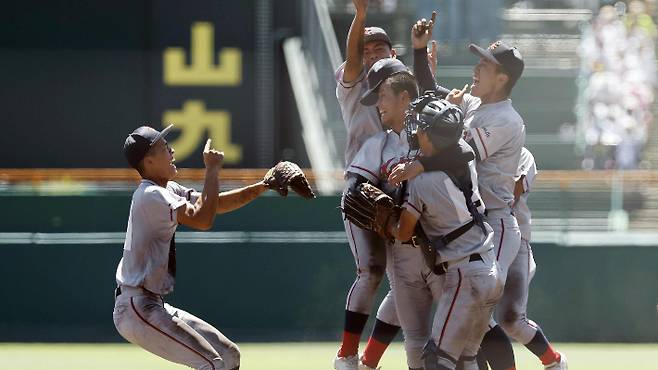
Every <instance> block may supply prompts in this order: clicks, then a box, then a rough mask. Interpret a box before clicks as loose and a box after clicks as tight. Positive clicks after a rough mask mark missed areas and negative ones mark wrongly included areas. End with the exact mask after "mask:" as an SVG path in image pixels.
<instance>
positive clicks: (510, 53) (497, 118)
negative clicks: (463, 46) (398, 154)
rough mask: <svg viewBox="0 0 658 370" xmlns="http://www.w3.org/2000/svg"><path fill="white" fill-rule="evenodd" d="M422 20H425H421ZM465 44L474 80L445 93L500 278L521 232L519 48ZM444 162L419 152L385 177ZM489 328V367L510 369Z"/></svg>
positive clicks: (422, 77) (419, 65)
mask: <svg viewBox="0 0 658 370" xmlns="http://www.w3.org/2000/svg"><path fill="white" fill-rule="evenodd" d="M421 26H425V25H422V24H421ZM425 29H427V32H425V33H424V37H425V40H424V42H425V43H424V45H423V47H422V49H420V48H418V47H417V46H416V45H414V71H415V73H416V77H417V79H418V84H419V86H421V88H422V89H423V90H432V89H436V88H437V84H436V82H435V81H434V79H432V78H431V76H432V75H431V73H430V70H429V67H428V66H427V58H426V57H423V58H421V57H420V54H421V50H422V51H423V52H425V47H426V45H427V42H428V41H429V39H430V38H431V30H432V27H431V26H429V25H428V26H427V27H426V28H425ZM469 49H470V51H471V52H472V53H474V54H476V55H477V56H479V57H480V61H479V63H478V64H477V65H476V66H475V67H474V68H473V83H472V86H471V91H470V94H466V89H467V88H468V85H466V86H464V88H463V89H462V90H457V89H453V90H452V91H451V93H450V94H449V95H448V97H447V99H448V100H449V101H450V102H452V103H454V104H457V105H459V106H460V107H461V109H462V110H463V112H464V114H465V119H464V126H465V131H464V138H465V139H466V140H467V141H468V142H469V144H470V145H471V147H472V148H473V149H474V151H475V153H476V156H477V161H476V168H477V173H478V179H479V180H478V181H479V188H480V192H481V194H482V199H483V200H484V203H485V205H486V207H487V213H486V215H485V219H486V221H487V223H489V224H490V225H491V227H492V228H493V230H494V240H493V241H494V246H495V253H496V260H497V261H498V264H499V267H500V268H501V270H502V271H501V272H502V273H501V277H502V278H503V280H505V279H506V277H507V271H508V270H509V267H510V265H511V264H512V262H513V261H514V259H515V258H516V254H517V252H518V250H519V247H520V243H521V232H520V230H519V226H518V223H517V221H516V218H515V217H514V214H513V211H512V206H513V202H514V177H515V174H516V169H517V167H518V163H519V158H520V156H521V148H522V147H523V144H524V142H525V125H524V123H523V119H522V118H521V116H520V115H519V114H518V113H517V112H516V110H515V109H514V108H513V107H512V101H511V99H510V95H511V92H512V88H513V87H514V85H515V84H516V82H517V81H518V79H519V78H520V77H521V74H522V73H523V67H524V63H523V58H522V56H521V54H520V52H519V51H518V50H517V49H516V48H513V47H510V46H508V45H507V44H505V43H503V42H501V41H497V42H495V43H493V44H492V45H491V46H489V48H487V49H483V48H481V47H479V46H477V45H474V44H471V45H470V46H469ZM444 167H445V163H443V162H442V159H441V158H440V157H421V158H419V159H418V160H416V161H414V162H411V163H408V164H405V165H399V166H397V167H396V168H395V169H394V170H393V171H392V172H391V175H390V176H389V181H390V182H392V183H399V182H401V181H402V180H405V179H409V178H412V177H414V176H416V175H417V174H419V173H420V172H422V171H423V170H424V169H425V168H426V169H427V170H429V171H431V170H434V169H442V168H444ZM490 326H491V328H490V330H489V331H488V332H487V334H486V335H485V337H484V340H483V342H482V350H483V351H484V354H485V355H486V357H487V360H488V361H489V363H490V364H491V366H492V367H493V368H494V370H512V369H515V366H516V365H515V361H514V353H513V351H512V345H511V342H510V340H509V338H508V337H507V335H506V334H505V332H504V330H503V329H502V328H501V327H500V326H499V325H498V324H496V323H495V322H494V321H493V320H492V322H491V324H490Z"/></svg>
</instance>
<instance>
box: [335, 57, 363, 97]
mask: <svg viewBox="0 0 658 370" xmlns="http://www.w3.org/2000/svg"><path fill="white" fill-rule="evenodd" d="M346 64H347V62H343V64H341V65H340V67H338V69H337V70H336V73H335V74H334V76H335V77H336V98H337V99H338V102H339V103H342V102H345V101H347V100H353V99H360V98H361V96H360V95H359V94H360V93H361V89H359V88H356V87H357V85H358V84H359V83H360V82H361V81H363V79H365V78H366V69H365V68H361V73H360V74H359V76H358V77H357V78H356V79H355V80H354V81H350V82H345V81H343V76H344V74H345V65H346ZM355 94H356V96H354V95H355ZM350 98H351V99H350Z"/></svg>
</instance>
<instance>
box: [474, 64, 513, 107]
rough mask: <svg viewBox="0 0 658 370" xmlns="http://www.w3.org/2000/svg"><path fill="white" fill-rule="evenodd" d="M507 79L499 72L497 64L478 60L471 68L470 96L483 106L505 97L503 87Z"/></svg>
mask: <svg viewBox="0 0 658 370" xmlns="http://www.w3.org/2000/svg"><path fill="white" fill-rule="evenodd" d="M507 79H508V76H507V75H506V74H505V73H503V72H501V71H500V70H499V68H498V65H497V64H495V63H493V62H491V61H489V60H488V59H485V58H480V62H479V63H478V64H477V65H475V67H474V68H473V83H472V84H471V95H473V96H477V97H478V98H480V99H481V100H482V103H485V104H486V103H489V102H493V101H495V100H496V99H500V98H501V97H506V96H507V94H506V93H505V92H504V87H505V83H506V82H507Z"/></svg>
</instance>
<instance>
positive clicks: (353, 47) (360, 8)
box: [343, 0, 368, 83]
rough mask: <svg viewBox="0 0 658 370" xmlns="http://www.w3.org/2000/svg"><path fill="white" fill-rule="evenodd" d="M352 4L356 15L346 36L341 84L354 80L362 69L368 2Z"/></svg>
mask: <svg viewBox="0 0 658 370" xmlns="http://www.w3.org/2000/svg"><path fill="white" fill-rule="evenodd" d="M352 2H353V3H354V7H355V8H356V14H354V19H353V20H352V25H351V26H350V30H349V33H348V34H347V48H346V49H345V72H344V73H343V82H345V83H349V82H353V81H354V80H356V79H357V78H358V77H359V75H360V74H361V72H362V69H363V39H364V35H363V34H364V32H365V23H366V14H367V11H368V0H352Z"/></svg>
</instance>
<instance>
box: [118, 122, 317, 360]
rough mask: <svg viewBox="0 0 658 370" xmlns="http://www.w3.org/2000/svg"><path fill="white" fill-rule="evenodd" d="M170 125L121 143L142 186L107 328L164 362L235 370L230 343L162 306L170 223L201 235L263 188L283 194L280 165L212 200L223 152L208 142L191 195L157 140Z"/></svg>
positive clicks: (169, 276) (170, 262)
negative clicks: (201, 175)
mask: <svg viewBox="0 0 658 370" xmlns="http://www.w3.org/2000/svg"><path fill="white" fill-rule="evenodd" d="M172 126H173V125H169V126H168V127H167V128H165V129H164V130H162V131H161V132H158V131H157V130H155V129H153V128H151V127H148V126H142V127H139V128H138V129H136V130H135V131H134V132H133V133H131V134H130V135H129V136H128V137H127V138H126V142H125V144H124V148H123V150H124V154H125V156H126V159H127V160H128V163H129V164H130V166H131V167H132V168H134V169H136V170H137V172H139V174H140V176H141V177H142V181H141V183H140V184H139V186H138V187H137V189H136V190H135V192H134V193H133V197H132V203H131V205H130V215H129V217H128V229H127V231H126V239H125V243H124V247H123V257H122V258H121V261H120V262H119V266H118V267H117V271H116V281H117V284H118V287H117V289H116V301H115V305H114V313H113V316H114V325H115V326H116V328H117V330H118V331H119V334H121V336H122V337H124V338H125V339H126V340H128V341H129V342H131V343H135V344H137V345H139V346H140V347H142V348H144V349H146V350H147V351H149V352H152V353H154V354H156V355H158V356H160V357H162V358H164V359H166V360H169V361H172V362H175V363H179V364H183V365H187V366H189V367H192V368H194V369H203V370H210V369H212V370H219V369H222V370H229V369H239V367H240V351H239V349H238V346H237V345H236V344H235V343H233V342H231V341H230V340H229V339H228V338H226V337H225V336H224V335H223V334H222V333H221V332H220V331H219V330H217V329H216V328H214V327H213V326H212V325H210V324H208V323H206V322H205V321H203V320H201V319H199V318H197V317H196V316H194V315H192V314H190V313H188V312H185V311H183V310H181V309H179V308H176V307H173V306H171V305H169V304H167V303H165V302H164V299H163V296H165V295H167V294H169V293H171V292H172V291H173V289H174V280H175V277H176V241H175V232H176V228H177V226H178V224H183V225H186V226H189V227H191V228H193V229H198V230H207V229H209V228H210V227H212V225H213V222H214V220H215V215H216V214H218V213H225V212H229V211H232V210H235V209H238V208H240V207H242V206H244V205H245V204H247V203H249V202H251V201H252V200H254V199H256V198H257V197H258V196H259V195H261V194H262V193H263V192H265V191H266V190H267V189H268V188H273V189H276V190H278V191H281V189H282V188H283V187H284V186H285V188H286V190H287V184H286V183H281V181H279V180H277V179H276V178H280V177H281V176H280V174H278V173H277V172H281V171H284V172H286V171H287V168H284V169H283V170H281V169H280V168H281V167H287V166H285V164H286V163H287V162H281V163H280V164H279V165H277V166H276V167H274V169H273V170H271V171H269V172H268V174H267V175H266V177H265V178H264V180H263V181H260V182H258V183H256V184H253V185H250V186H247V187H244V188H241V189H236V190H232V191H227V192H222V193H219V194H218V192H217V191H218V189H219V183H218V175H219V171H220V169H221V168H222V164H223V160H224V154H223V153H222V152H219V151H217V150H214V149H212V148H211V142H210V139H208V141H207V143H206V146H205V148H204V150H203V162H204V164H205V167H206V172H205V182H204V186H203V192H202V193H198V192H196V191H194V190H193V189H188V188H185V187H183V186H181V185H179V184H178V183H176V182H174V181H171V180H172V179H173V178H174V177H175V176H176V173H177V172H178V170H177V169H176V165H175V164H174V162H175V159H174V150H173V149H172V148H170V147H169V145H168V144H167V141H166V140H165V136H166V135H167V133H168V132H169V131H170V130H171V128H172ZM281 164H283V165H281ZM292 167H293V168H294V167H296V166H292ZM300 172H301V171H300ZM284 175H285V176H287V174H284ZM285 176H284V177H285ZM302 176H303V175H302ZM288 177H290V176H288ZM297 178H299V177H298V176H297ZM293 190H294V188H293ZM308 190H309V191H310V188H309V189H308ZM311 194H312V192H311Z"/></svg>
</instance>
